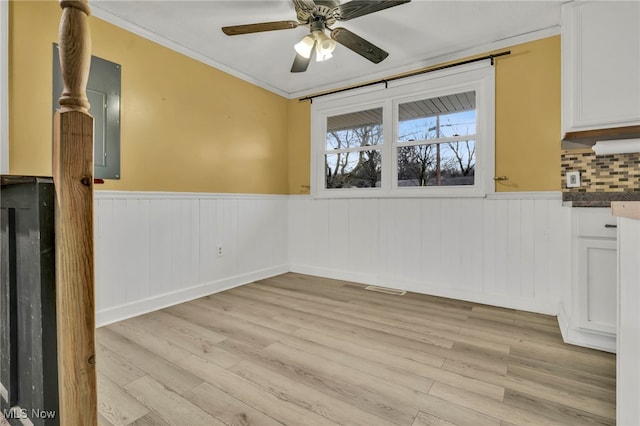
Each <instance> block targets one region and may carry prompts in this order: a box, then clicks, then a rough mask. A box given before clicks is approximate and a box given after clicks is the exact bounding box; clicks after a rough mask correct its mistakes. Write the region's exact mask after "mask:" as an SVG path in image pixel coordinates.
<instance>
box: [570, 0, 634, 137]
mask: <svg viewBox="0 0 640 426" xmlns="http://www.w3.org/2000/svg"><path fill="white" fill-rule="evenodd" d="M639 75H640V2H635V1H596V2H572V3H569V4H567V5H566V6H565V8H564V9H563V22H562V87H563V129H564V131H565V132H567V131H575V130H587V129H594V128H606V127H620V126H629V125H635V124H640V78H638V76H639Z"/></svg>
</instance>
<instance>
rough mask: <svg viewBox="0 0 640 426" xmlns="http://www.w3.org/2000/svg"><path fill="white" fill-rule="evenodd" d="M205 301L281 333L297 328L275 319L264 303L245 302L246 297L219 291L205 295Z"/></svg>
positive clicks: (232, 314) (230, 313)
mask: <svg viewBox="0 0 640 426" xmlns="http://www.w3.org/2000/svg"><path fill="white" fill-rule="evenodd" d="M206 301H207V303H208V304H209V305H210V306H212V305H213V306H215V307H217V308H218V309H222V310H223V311H225V312H226V313H228V314H229V315H231V316H233V317H238V318H240V319H243V320H246V321H249V322H253V323H255V324H263V325H266V326H267V327H269V328H273V329H274V330H277V331H280V332H283V333H292V332H294V331H296V330H297V329H298V327H295V326H293V325H291V324H287V323H285V322H281V321H277V320H275V319H274V318H273V317H274V316H276V315H277V314H275V313H274V312H273V311H272V310H270V309H268V308H266V309H265V306H264V304H259V303H247V299H246V298H242V297H237V296H234V295H232V294H225V293H219V294H216V295H215V296H214V297H207V298H206Z"/></svg>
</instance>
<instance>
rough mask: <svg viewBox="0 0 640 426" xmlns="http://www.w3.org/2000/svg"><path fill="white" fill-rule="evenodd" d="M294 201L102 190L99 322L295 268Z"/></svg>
mask: <svg viewBox="0 0 640 426" xmlns="http://www.w3.org/2000/svg"><path fill="white" fill-rule="evenodd" d="M287 203H288V197H287V196H278V195H243V194H240V195H234V194H199V193H153V192H117V191H96V192H95V204H94V212H95V225H94V226H95V258H96V264H95V275H96V312H97V314H96V323H97V325H98V326H101V325H106V324H109V323H112V322H115V321H119V320H122V319H125V318H129V317H132V316H135V315H139V314H142V313H145V312H150V311H153V310H156V309H160V308H163V307H166V306H170V305H174V304H176V303H181V302H184V301H187V300H191V299H194V298H197V297H201V296H205V295H207V294H211V293H215V292H217V291H221V290H224V289H227V288H231V287H235V286H238V285H242V284H246V283H249V282H252V281H254V280H257V279H262V278H266V277H270V276H273V275H277V274H281V273H284V272H287V271H288V259H287V256H288V252H287V229H288V228H287V213H288V211H287V210H288V209H287ZM218 245H221V246H222V247H223V255H222V256H218V253H217V252H218V250H217V247H218Z"/></svg>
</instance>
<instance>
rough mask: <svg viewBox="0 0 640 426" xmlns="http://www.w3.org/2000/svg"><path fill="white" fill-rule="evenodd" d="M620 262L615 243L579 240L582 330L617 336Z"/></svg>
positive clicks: (579, 302)
mask: <svg viewBox="0 0 640 426" xmlns="http://www.w3.org/2000/svg"><path fill="white" fill-rule="evenodd" d="M616 262H617V261H616V242H615V240H610V239H606V240H605V239H602V240H599V239H588V238H579V239H578V316H579V322H578V324H579V327H581V328H584V329H588V330H592V331H598V332H603V333H612V334H615V332H616V321H617V266H616V265H617V263H616Z"/></svg>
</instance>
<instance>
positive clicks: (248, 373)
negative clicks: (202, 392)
mask: <svg viewBox="0 0 640 426" xmlns="http://www.w3.org/2000/svg"><path fill="white" fill-rule="evenodd" d="M231 371H233V372H234V373H236V374H238V375H239V376H241V377H244V378H245V379H247V380H249V381H251V382H253V383H256V384H257V385H258V386H260V387H261V388H262V389H264V390H265V391H266V392H269V393H272V394H274V395H277V396H278V398H279V399H284V400H286V401H296V404H297V405H299V406H306V407H308V409H309V410H311V411H313V412H314V413H316V414H318V415H321V416H322V417H325V418H327V419H328V420H330V421H333V422H336V423H338V424H341V425H354V426H357V425H361V426H369V425H380V426H383V425H393V424H394V423H392V422H389V421H387V420H385V419H383V418H382V417H379V416H376V415H374V414H371V413H369V412H367V411H365V410H362V409H359V408H357V407H355V406H353V405H350V404H348V403H347V402H345V401H343V400H342V399H338V398H334V397H332V396H330V395H327V394H325V393H324V392H321V391H318V390H316V389H314V388H312V387H310V386H307V385H305V384H303V383H300V382H298V381H296V380H291V379H289V378H288V377H285V376H283V375H280V374H278V373H276V372H274V371H272V370H270V369H268V368H263V367H260V366H259V365H257V364H254V363H252V362H249V361H243V362H242V363H240V364H237V365H235V366H233V368H232V369H231Z"/></svg>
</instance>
